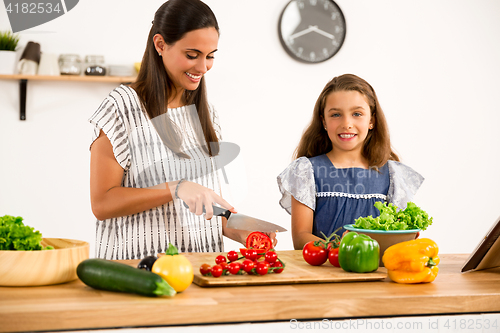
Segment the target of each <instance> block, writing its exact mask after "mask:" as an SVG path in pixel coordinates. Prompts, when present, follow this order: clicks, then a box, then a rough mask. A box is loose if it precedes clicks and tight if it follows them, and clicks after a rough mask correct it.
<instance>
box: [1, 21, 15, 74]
mask: <svg viewBox="0 0 500 333" xmlns="http://www.w3.org/2000/svg"><path fill="white" fill-rule="evenodd" d="M18 43H19V35H14V34H13V33H12V32H10V31H5V32H4V31H0V74H14V69H15V65H16V48H17V44H18Z"/></svg>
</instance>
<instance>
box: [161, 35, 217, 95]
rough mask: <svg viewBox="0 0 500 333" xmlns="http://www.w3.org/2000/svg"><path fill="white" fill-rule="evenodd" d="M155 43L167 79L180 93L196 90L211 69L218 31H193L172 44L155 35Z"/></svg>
mask: <svg viewBox="0 0 500 333" xmlns="http://www.w3.org/2000/svg"><path fill="white" fill-rule="evenodd" d="M154 42H155V46H156V50H157V51H158V53H159V54H161V57H162V59H163V64H164V66H165V70H166V71H167V73H168V76H169V78H170V79H171V80H172V82H173V84H174V86H175V87H176V89H177V93H180V92H182V91H184V90H196V89H197V88H198V85H199V84H200V80H201V78H202V77H203V75H205V74H206V73H207V72H208V71H209V70H210V69H211V68H212V65H213V62H214V53H215V51H217V45H218V42H219V33H218V32H217V30H216V29H215V28H203V29H198V30H193V31H190V32H188V33H186V34H185V35H184V37H182V38H181V39H180V40H179V41H177V42H176V43H174V44H173V45H168V44H166V43H165V41H164V40H163V37H162V36H161V35H160V34H157V35H155V36H154ZM170 97H173V96H170Z"/></svg>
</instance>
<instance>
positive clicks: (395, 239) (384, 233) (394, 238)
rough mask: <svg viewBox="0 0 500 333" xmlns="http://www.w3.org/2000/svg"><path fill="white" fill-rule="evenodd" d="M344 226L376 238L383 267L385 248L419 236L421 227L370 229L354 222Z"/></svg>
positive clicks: (380, 262)
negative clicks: (361, 227)
mask: <svg viewBox="0 0 500 333" xmlns="http://www.w3.org/2000/svg"><path fill="white" fill-rule="evenodd" d="M344 228H345V229H346V230H349V231H354V232H357V233H358V234H365V235H368V236H370V237H371V238H373V239H375V240H376V241H377V242H378V245H379V246H380V261H379V266H380V267H383V266H384V263H383V262H382V256H383V255H384V252H385V250H387V248H388V247H390V246H391V245H394V244H397V243H401V242H406V241H409V240H412V239H415V238H416V237H417V233H418V232H420V229H410V230H369V229H359V228H355V227H354V226H353V225H352V224H348V225H345V226H344Z"/></svg>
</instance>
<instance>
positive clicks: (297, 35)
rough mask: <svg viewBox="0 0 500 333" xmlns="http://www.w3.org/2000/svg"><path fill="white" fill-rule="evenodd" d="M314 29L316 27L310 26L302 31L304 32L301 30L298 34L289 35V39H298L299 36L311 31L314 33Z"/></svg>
mask: <svg viewBox="0 0 500 333" xmlns="http://www.w3.org/2000/svg"><path fill="white" fill-rule="evenodd" d="M315 28H317V26H312V25H310V26H309V28H307V29H304V30H302V31H299V32H297V33H295V34H293V35H291V36H290V37H289V38H290V39H295V38H297V37H300V36H302V35H305V34H307V33H310V32H311V31H314V29H315Z"/></svg>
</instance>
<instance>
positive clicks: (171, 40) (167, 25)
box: [90, 0, 275, 259]
mask: <svg viewBox="0 0 500 333" xmlns="http://www.w3.org/2000/svg"><path fill="white" fill-rule="evenodd" d="M218 39H219V27H218V24H217V20H216V18H215V15H214V14H213V12H212V11H211V9H210V8H209V7H208V6H207V5H205V4H204V3H203V2H201V1H199V0H170V1H168V2H166V3H164V4H163V5H162V6H161V7H160V8H159V9H158V10H157V12H156V14H155V17H154V21H153V26H152V27H151V30H150V33H149V36H148V41H147V46H146V51H145V53H144V57H143V59H142V64H141V69H140V72H139V74H138V77H137V81H136V82H134V83H133V84H132V85H131V86H124V85H122V86H120V87H118V88H116V89H115V90H113V91H112V92H111V93H110V95H109V96H108V97H107V98H106V99H105V100H104V102H103V103H102V104H101V106H100V107H99V109H98V110H97V111H96V112H95V114H94V115H93V116H92V117H91V118H90V122H91V123H92V124H93V125H94V126H95V129H94V138H93V143H92V145H91V175H90V192H91V193H90V194H91V204H92V211H93V213H94V215H95V216H96V217H97V219H98V221H97V233H96V237H97V244H96V256H97V257H100V258H106V259H138V258H143V257H145V256H148V255H156V254H157V253H161V252H164V251H165V249H166V246H167V245H168V243H172V244H174V245H175V246H177V247H178V249H179V251H181V252H220V251H223V241H222V235H225V236H227V237H229V238H231V239H234V240H236V241H238V242H240V243H244V242H245V238H246V236H247V235H248V233H249V232H247V231H240V230H234V229H229V228H226V223H227V221H226V220H225V219H224V221H222V220H221V218H220V217H214V218H212V214H213V213H212V204H213V203H217V204H219V205H221V206H223V207H225V208H228V209H230V210H231V212H233V213H236V211H235V209H234V208H233V207H232V206H231V205H230V204H229V203H227V202H226V201H225V200H224V199H222V198H221V196H220V187H219V184H220V180H221V179H220V177H219V172H218V168H217V161H216V159H215V157H216V155H217V153H218V145H217V143H218V142H219V140H220V128H219V122H218V118H217V114H216V113H215V110H213V109H212V108H210V107H209V105H208V102H207V97H206V89H205V82H204V81H205V79H204V75H205V74H206V73H207V72H208V71H209V70H210V69H211V67H212V65H213V61H214V54H215V52H216V51H217V45H218ZM185 205H187V206H189V210H188V209H187V208H186V207H185ZM204 209H205V210H206V212H205V217H203V216H202V214H203V210H204ZM193 213H194V214H193ZM205 219H206V220H205ZM272 237H273V238H274V237H275V235H272Z"/></svg>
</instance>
